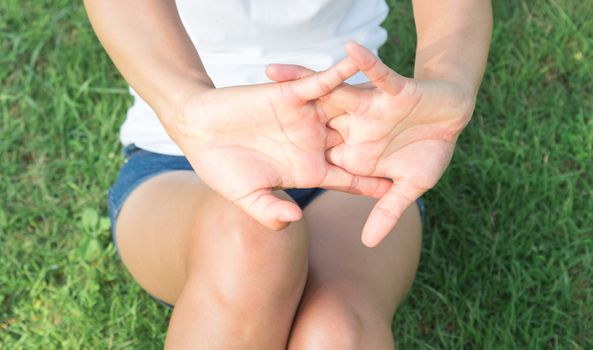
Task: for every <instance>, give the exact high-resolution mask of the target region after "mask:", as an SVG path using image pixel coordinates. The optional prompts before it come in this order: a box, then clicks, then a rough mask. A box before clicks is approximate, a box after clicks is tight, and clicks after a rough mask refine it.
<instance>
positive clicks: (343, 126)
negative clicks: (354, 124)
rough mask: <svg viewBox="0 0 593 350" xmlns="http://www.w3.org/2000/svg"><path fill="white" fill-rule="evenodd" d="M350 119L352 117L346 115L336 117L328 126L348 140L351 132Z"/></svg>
mask: <svg viewBox="0 0 593 350" xmlns="http://www.w3.org/2000/svg"><path fill="white" fill-rule="evenodd" d="M350 118H352V117H351V116H350V115H349V114H344V115H341V116H338V117H335V118H333V119H330V120H329V121H328V122H327V126H329V127H330V128H332V129H334V130H336V131H337V132H338V133H340V135H342V138H344V139H348V137H349V132H350V123H349V120H350Z"/></svg>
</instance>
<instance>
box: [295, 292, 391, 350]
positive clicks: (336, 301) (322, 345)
mask: <svg viewBox="0 0 593 350" xmlns="http://www.w3.org/2000/svg"><path fill="white" fill-rule="evenodd" d="M301 303H302V304H301V306H300V310H299V312H298V313H297V315H296V317H295V321H294V326H293V329H292V334H291V336H290V340H289V347H288V349H289V350H300V349H303V350H305V349H319V350H325V349H327V350H330V349H345V350H349V349H393V336H392V332H391V320H387V319H386V318H385V317H384V316H383V315H382V314H381V313H380V312H374V311H373V309H372V308H370V307H369V306H368V305H364V303H363V302H361V301H360V300H359V299H357V298H355V297H354V295H348V294H343V293H339V292H332V289H329V288H324V287H323V286H321V287H320V288H319V289H317V290H316V291H315V292H314V293H312V294H311V295H308V296H305V298H304V299H303V301H302V302H301Z"/></svg>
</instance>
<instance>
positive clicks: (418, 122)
mask: <svg viewBox="0 0 593 350" xmlns="http://www.w3.org/2000/svg"><path fill="white" fill-rule="evenodd" d="M346 52H347V54H348V59H350V60H351V61H352V62H353V63H354V65H355V66H356V67H358V69H360V70H361V71H362V72H364V73H365V75H366V76H367V77H368V78H369V80H370V81H371V83H372V85H373V86H374V87H373V86H369V84H366V85H364V86H363V87H354V86H349V85H343V86H341V87H340V88H338V89H335V90H334V91H333V92H331V93H330V94H328V95H327V96H325V97H323V98H322V99H323V100H324V101H325V102H327V103H328V104H330V105H332V106H334V107H336V108H339V109H342V110H344V111H346V113H344V114H343V115H339V116H336V117H334V118H331V119H330V120H329V122H328V126H330V127H331V128H333V129H335V130H337V131H338V132H339V133H340V135H341V136H342V138H343V140H344V142H343V143H342V144H339V145H336V146H335V147H333V148H331V149H329V150H328V151H327V154H326V155H327V159H328V160H329V161H330V162H331V163H332V164H335V165H337V166H340V167H342V168H344V169H345V170H347V171H349V172H351V173H353V174H358V175H366V176H380V177H388V178H390V179H392V180H393V184H392V186H391V188H390V190H389V191H388V192H387V193H385V194H384V195H383V196H382V198H381V199H380V200H379V201H378V202H377V204H376V205H375V207H374V208H373V210H372V212H371V213H370V215H369V218H368V220H367V222H366V224H365V226H364V229H363V233H362V240H363V242H364V243H365V244H366V245H367V246H375V245H377V244H379V242H381V240H382V239H383V238H384V237H385V236H386V235H387V234H388V233H389V232H390V231H391V229H392V228H393V227H394V226H395V224H396V223H397V221H398V220H399V218H400V216H401V214H402V213H403V212H404V211H405V210H406V208H407V207H408V206H409V205H410V204H412V203H413V202H414V201H415V200H416V199H417V198H419V197H420V196H421V195H422V194H423V193H424V192H426V191H427V190H429V189H430V188H432V187H433V186H434V185H435V184H436V183H437V181H438V180H439V178H440V177H441V176H442V174H443V172H444V171H445V169H446V167H447V166H448V164H449V162H450V160H451V156H452V154H453V150H454V148H455V143H456V141H457V137H458V136H459V134H460V133H461V131H462V130H463V128H464V127H465V126H466V125H467V123H468V122H469V120H470V117H471V113H472V111H473V106H474V99H473V96H472V97H470V95H469V94H467V93H466V92H464V91H463V89H462V88H461V87H460V86H459V85H458V84H456V83H455V82H451V81H442V80H424V81H423V80H414V79H409V78H405V77H402V76H400V75H399V74H397V73H396V72H394V71H393V70H391V69H390V68H389V67H387V66H386V65H385V64H383V63H382V62H381V61H380V60H379V59H378V58H377V57H376V56H375V55H374V54H373V53H372V52H370V51H369V50H367V49H366V48H364V47H362V46H360V45H358V44H355V43H349V44H348V45H347V46H346ZM267 74H268V77H269V78H270V79H272V80H276V81H289V80H292V79H298V78H303V77H306V76H309V75H310V74H313V72H312V71H310V70H308V69H306V68H303V67H300V66H294V65H272V66H270V67H268V69H267Z"/></svg>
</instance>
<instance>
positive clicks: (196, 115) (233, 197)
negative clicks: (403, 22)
mask: <svg viewBox="0 0 593 350" xmlns="http://www.w3.org/2000/svg"><path fill="white" fill-rule="evenodd" d="M356 72H358V68H357V67H356V66H354V65H353V64H352V63H351V62H350V61H348V60H344V61H341V62H339V63H338V64H336V65H335V66H333V67H332V68H330V69H329V70H327V71H324V72H320V73H316V74H314V75H312V76H309V77H306V78H303V79H299V80H294V81H289V82H283V83H270V84H261V85H251V86H237V87H229V88H220V89H207V90H205V91H200V92H199V93H196V94H194V95H193V96H191V97H190V98H189V99H188V100H187V102H186V103H185V105H184V106H183V107H182V108H181V113H180V115H179V116H178V117H177V118H175V119H174V120H176V122H174V123H172V124H169V125H168V126H166V127H167V131H168V133H169V134H170V135H171V136H172V138H173V139H174V141H175V142H176V143H177V144H178V145H179V147H180V148H181V149H182V150H183V152H184V154H185V156H186V157H187V159H188V160H189V162H190V163H191V164H192V166H193V167H194V169H196V172H197V173H198V174H199V176H200V177H201V178H202V179H203V180H204V181H205V182H206V184H208V185H209V186H210V187H211V188H212V189H213V190H215V191H216V192H218V193H220V194H221V195H222V196H224V197H225V198H227V199H228V200H230V201H231V202H233V203H235V204H237V205H238V206H239V207H240V208H242V209H243V210H244V211H245V212H247V213H248V214H249V215H250V216H252V217H253V218H254V219H255V220H257V221H258V222H260V223H261V224H263V225H265V226H267V227H269V228H272V229H276V230H278V229H281V228H283V227H285V226H286V225H287V222H291V221H297V220H299V219H300V218H301V216H302V213H301V210H300V208H299V207H298V206H297V205H296V204H294V203H292V202H290V201H287V200H282V199H280V198H278V197H276V196H274V195H273V194H272V190H276V189H281V188H293V187H296V188H310V187H322V188H327V189H334V190H340V191H345V192H350V193H356V194H363V195H368V196H373V197H375V198H380V197H381V196H382V195H383V194H384V193H385V192H386V191H387V190H388V189H389V188H390V187H391V181H389V180H387V179H383V178H377V177H366V176H358V175H353V174H351V173H349V172H347V171H345V170H343V169H342V168H339V167H337V166H335V165H332V164H330V163H328V162H327V161H326V159H325V151H326V150H327V149H328V148H330V147H333V146H335V145H337V144H339V143H341V142H342V139H341V137H340V135H339V134H338V133H337V132H335V131H333V130H331V129H327V128H326V126H325V123H326V122H327V121H328V120H329V119H331V118H332V117H335V116H336V115H338V114H341V113H343V112H342V111H337V110H335V109H334V110H332V109H330V108H327V106H325V105H324V104H323V103H321V102H319V101H318V100H317V99H318V98H319V97H322V96H324V95H326V94H327V93H329V92H331V91H332V90H333V89H334V88H336V87H338V86H340V85H341V84H342V83H343V82H344V80H346V79H348V78H349V77H351V76H352V75H354V74H355V73H356Z"/></svg>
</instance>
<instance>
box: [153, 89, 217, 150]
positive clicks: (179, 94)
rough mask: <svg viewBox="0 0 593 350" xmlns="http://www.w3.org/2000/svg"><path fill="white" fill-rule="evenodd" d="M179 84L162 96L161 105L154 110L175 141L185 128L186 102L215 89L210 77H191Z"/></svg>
mask: <svg viewBox="0 0 593 350" xmlns="http://www.w3.org/2000/svg"><path fill="white" fill-rule="evenodd" d="M179 85H181V86H179ZM179 85H178V87H177V88H176V89H171V91H170V92H169V93H167V94H165V95H164V96H163V97H162V104H161V107H160V108H159V110H156V113H157V115H158V116H159V119H160V121H161V123H162V124H163V127H164V128H165V130H166V131H167V133H168V134H169V136H170V137H171V138H172V139H173V140H175V141H177V139H178V138H179V137H181V136H182V135H183V134H184V131H186V129H187V127H186V125H187V120H186V113H185V110H186V106H187V104H188V102H189V101H190V100H192V99H194V98H196V97H197V96H199V95H201V94H203V93H205V92H207V91H210V90H213V89H215V87H214V84H213V83H212V81H210V79H207V80H206V79H193V80H189V81H185V82H184V83H183V84H179Z"/></svg>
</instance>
